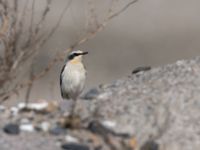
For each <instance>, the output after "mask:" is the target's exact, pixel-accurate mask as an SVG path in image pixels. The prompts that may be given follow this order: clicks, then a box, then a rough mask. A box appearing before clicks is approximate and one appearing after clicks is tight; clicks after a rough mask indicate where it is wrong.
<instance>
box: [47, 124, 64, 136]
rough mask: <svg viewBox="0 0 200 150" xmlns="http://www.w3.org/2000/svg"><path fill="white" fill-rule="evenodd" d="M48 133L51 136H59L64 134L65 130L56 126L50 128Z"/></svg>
mask: <svg viewBox="0 0 200 150" xmlns="http://www.w3.org/2000/svg"><path fill="white" fill-rule="evenodd" d="M49 132H50V134H52V135H61V134H65V133H66V129H64V128H62V127H59V126H56V127H54V128H52V129H51V130H50V131H49Z"/></svg>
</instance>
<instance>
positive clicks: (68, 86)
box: [60, 50, 88, 115]
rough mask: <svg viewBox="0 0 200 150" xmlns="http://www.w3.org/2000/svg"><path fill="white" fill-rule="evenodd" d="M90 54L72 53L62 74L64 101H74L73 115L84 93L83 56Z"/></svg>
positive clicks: (79, 51) (84, 73) (61, 86)
mask: <svg viewBox="0 0 200 150" xmlns="http://www.w3.org/2000/svg"><path fill="white" fill-rule="evenodd" d="M86 54H88V52H83V51H81V50H76V51H72V52H71V53H70V54H69V55H68V57H67V60H66V62H65V65H64V66H63V68H62V70H61V73H60V89H61V95H62V98H63V99H72V100H73V105H72V109H71V111H72V112H71V115H73V114H74V111H75V107H76V101H77V98H78V96H79V95H80V94H81V92H82V91H83V88H84V85H85V79H86V70H85V67H84V65H83V63H82V56H83V55H86Z"/></svg>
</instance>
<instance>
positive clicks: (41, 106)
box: [27, 102, 48, 111]
mask: <svg viewBox="0 0 200 150" xmlns="http://www.w3.org/2000/svg"><path fill="white" fill-rule="evenodd" d="M47 106H48V103H47V102H41V103H29V104H28V105H27V107H28V108H29V109H32V110H38V111H40V110H43V109H45V108H46V107H47Z"/></svg>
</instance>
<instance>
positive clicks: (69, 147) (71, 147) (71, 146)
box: [61, 143, 90, 150]
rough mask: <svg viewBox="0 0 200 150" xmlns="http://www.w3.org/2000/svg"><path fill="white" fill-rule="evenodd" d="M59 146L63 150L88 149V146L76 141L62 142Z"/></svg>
mask: <svg viewBox="0 0 200 150" xmlns="http://www.w3.org/2000/svg"><path fill="white" fill-rule="evenodd" d="M61 147H62V149H64V150H90V148H89V147H88V146H86V145H81V144H76V143H67V144H63V145H62V146H61Z"/></svg>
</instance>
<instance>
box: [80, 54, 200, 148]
mask: <svg viewBox="0 0 200 150" xmlns="http://www.w3.org/2000/svg"><path fill="white" fill-rule="evenodd" d="M96 93H98V92H96ZM83 103H84V104H85V105H86V107H85V108H86V109H82V113H81V114H82V116H83V117H93V118H94V119H97V118H98V119H100V120H111V121H115V122H116V123H117V126H116V127H114V130H115V131H116V132H119V133H130V134H133V135H135V137H136V139H137V141H138V145H139V146H142V145H143V144H144V143H145V142H146V141H148V140H154V141H155V142H156V143H158V144H159V149H160V150H197V149H200V58H199V57H197V58H195V59H193V60H180V61H177V62H176V63H175V64H170V65H166V66H163V67H158V68H153V69H152V70H150V71H147V72H140V73H138V74H133V75H131V76H130V77H127V78H123V79H120V80H117V81H115V82H113V83H111V84H110V85H105V86H102V87H101V88H100V89H99V93H98V95H97V96H96V98H95V99H93V100H90V101H89V102H88V101H85V102H83ZM92 114H93V116H92Z"/></svg>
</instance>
